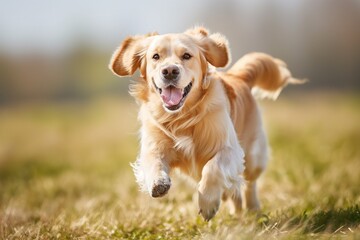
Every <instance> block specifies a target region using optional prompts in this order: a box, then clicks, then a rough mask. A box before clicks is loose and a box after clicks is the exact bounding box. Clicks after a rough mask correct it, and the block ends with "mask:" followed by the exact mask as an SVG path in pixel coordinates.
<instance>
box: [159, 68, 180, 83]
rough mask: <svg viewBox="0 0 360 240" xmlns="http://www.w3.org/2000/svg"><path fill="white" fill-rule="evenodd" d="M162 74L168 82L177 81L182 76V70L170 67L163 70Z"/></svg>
mask: <svg viewBox="0 0 360 240" xmlns="http://www.w3.org/2000/svg"><path fill="white" fill-rule="evenodd" d="M161 74H162V75H163V77H164V78H165V79H166V80H169V81H171V80H176V79H177V78H178V76H179V74H180V69H179V68H178V67H177V66H176V65H169V66H166V67H164V68H162V69H161Z"/></svg>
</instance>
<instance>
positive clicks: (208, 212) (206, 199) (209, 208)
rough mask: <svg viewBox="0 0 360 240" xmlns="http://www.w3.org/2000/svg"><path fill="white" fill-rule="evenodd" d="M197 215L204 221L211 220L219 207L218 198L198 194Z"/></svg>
mask: <svg viewBox="0 0 360 240" xmlns="http://www.w3.org/2000/svg"><path fill="white" fill-rule="evenodd" d="M198 201H199V214H201V216H202V217H203V218H204V220H205V221H209V220H210V219H212V218H213V217H214V216H215V214H216V212H217V211H218V209H219V206H220V196H210V195H206V194H202V193H200V192H199V200H198Z"/></svg>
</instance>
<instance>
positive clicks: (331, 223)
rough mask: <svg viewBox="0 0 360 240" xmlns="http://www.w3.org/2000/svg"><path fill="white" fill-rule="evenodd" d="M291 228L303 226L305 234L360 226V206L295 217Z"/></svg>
mask: <svg viewBox="0 0 360 240" xmlns="http://www.w3.org/2000/svg"><path fill="white" fill-rule="evenodd" d="M289 226H294V227H296V226H302V227H301V228H302V231H303V233H321V232H331V233H334V232H338V231H340V230H341V229H343V228H344V229H347V228H351V227H358V226H360V207H359V205H358V204H356V205H353V206H350V207H347V208H340V209H330V210H326V211H316V212H314V213H307V212H306V211H305V212H304V213H303V214H301V215H300V216H297V217H294V218H293V219H292V220H290V222H289Z"/></svg>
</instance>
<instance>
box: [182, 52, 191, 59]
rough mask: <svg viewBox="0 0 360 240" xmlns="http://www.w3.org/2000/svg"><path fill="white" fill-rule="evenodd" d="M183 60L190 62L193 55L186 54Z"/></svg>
mask: <svg viewBox="0 0 360 240" xmlns="http://www.w3.org/2000/svg"><path fill="white" fill-rule="evenodd" d="M182 58H183V59H184V60H189V59H190V58H191V55H190V54H188V53H184V55H183V56H182Z"/></svg>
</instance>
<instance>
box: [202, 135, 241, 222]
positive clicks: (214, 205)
mask: <svg viewBox="0 0 360 240" xmlns="http://www.w3.org/2000/svg"><path fill="white" fill-rule="evenodd" d="M243 171H244V152H243V150H242V148H241V147H240V145H239V143H238V141H237V139H236V138H235V139H233V141H230V144H228V145H227V146H224V147H223V149H222V150H220V151H219V152H218V153H217V154H216V155H215V156H214V157H213V158H212V159H210V160H209V161H208V162H207V163H206V164H205V166H204V168H203V170H202V176H201V180H200V182H199V188H198V195H199V199H198V203H199V212H200V214H201V215H202V216H203V218H204V219H205V220H206V221H209V220H210V219H211V218H212V217H214V215H215V214H216V212H217V210H218V208H219V205H220V199H221V196H222V194H223V193H224V191H226V192H227V193H232V192H235V190H236V192H239V191H240V185H241V183H242V176H241V175H242V173H243Z"/></svg>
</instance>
